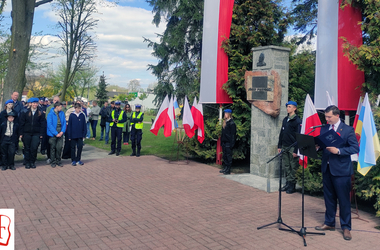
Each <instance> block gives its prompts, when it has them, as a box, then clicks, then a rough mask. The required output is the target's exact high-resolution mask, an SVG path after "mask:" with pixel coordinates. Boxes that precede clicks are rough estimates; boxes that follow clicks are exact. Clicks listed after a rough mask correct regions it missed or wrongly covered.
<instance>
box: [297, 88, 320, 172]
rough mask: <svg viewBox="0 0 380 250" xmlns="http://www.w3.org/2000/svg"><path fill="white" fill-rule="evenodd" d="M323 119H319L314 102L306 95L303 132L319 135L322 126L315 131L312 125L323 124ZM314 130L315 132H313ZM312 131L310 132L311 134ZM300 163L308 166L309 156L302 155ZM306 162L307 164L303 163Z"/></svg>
mask: <svg viewBox="0 0 380 250" xmlns="http://www.w3.org/2000/svg"><path fill="white" fill-rule="evenodd" d="M321 124H322V123H321V120H320V119H319V116H318V113H317V110H316V109H315V107H314V104H313V102H312V100H311V98H310V96H309V94H308V95H307V96H306V100H305V107H304V111H303V118H302V126H301V134H304V135H307V134H308V135H311V136H314V137H316V136H319V134H320V133H321V128H316V129H315V130H314V131H313V129H311V128H310V127H312V126H318V125H321ZM311 131H313V132H311ZM309 133H310V134H309ZM299 156H300V160H299V163H300V165H301V166H304V167H305V168H306V167H307V156H303V155H300V154H299ZM304 163H305V165H303V164H304Z"/></svg>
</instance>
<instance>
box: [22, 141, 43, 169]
mask: <svg viewBox="0 0 380 250" xmlns="http://www.w3.org/2000/svg"><path fill="white" fill-rule="evenodd" d="M22 140H23V142H24V157H25V163H27V164H34V163H35V162H36V159H37V150H38V145H39V144H40V136H39V135H30V134H26V135H24V136H23V137H22Z"/></svg>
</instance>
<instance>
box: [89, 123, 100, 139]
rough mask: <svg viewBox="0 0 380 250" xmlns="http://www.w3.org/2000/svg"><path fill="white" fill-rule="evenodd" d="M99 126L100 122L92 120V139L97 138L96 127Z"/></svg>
mask: <svg viewBox="0 0 380 250" xmlns="http://www.w3.org/2000/svg"><path fill="white" fill-rule="evenodd" d="M97 125H98V120H92V121H91V128H92V137H93V138H96V126H97Z"/></svg>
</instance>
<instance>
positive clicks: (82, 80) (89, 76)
mask: <svg viewBox="0 0 380 250" xmlns="http://www.w3.org/2000/svg"><path fill="white" fill-rule="evenodd" d="M97 72H98V69H97V68H94V67H91V68H87V69H81V70H80V71H79V72H78V73H77V75H76V78H77V80H76V81H74V84H73V85H74V86H73V87H74V89H76V90H79V94H78V95H80V96H85V94H87V99H88V98H89V94H90V90H96V86H95V83H96V73H97Z"/></svg>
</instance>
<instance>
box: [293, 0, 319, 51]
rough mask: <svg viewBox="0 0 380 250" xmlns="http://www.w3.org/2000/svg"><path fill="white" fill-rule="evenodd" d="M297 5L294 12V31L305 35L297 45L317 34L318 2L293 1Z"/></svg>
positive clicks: (316, 0)
mask: <svg viewBox="0 0 380 250" xmlns="http://www.w3.org/2000/svg"><path fill="white" fill-rule="evenodd" d="M292 3H293V4H296V6H295V7H294V9H293V10H292V16H293V18H294V29H295V30H296V31H299V32H301V33H302V34H304V36H303V37H302V39H300V40H299V41H298V42H297V44H301V43H303V42H305V41H308V42H310V40H311V39H312V38H313V37H314V36H315V34H316V28H317V15H318V0H292Z"/></svg>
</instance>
